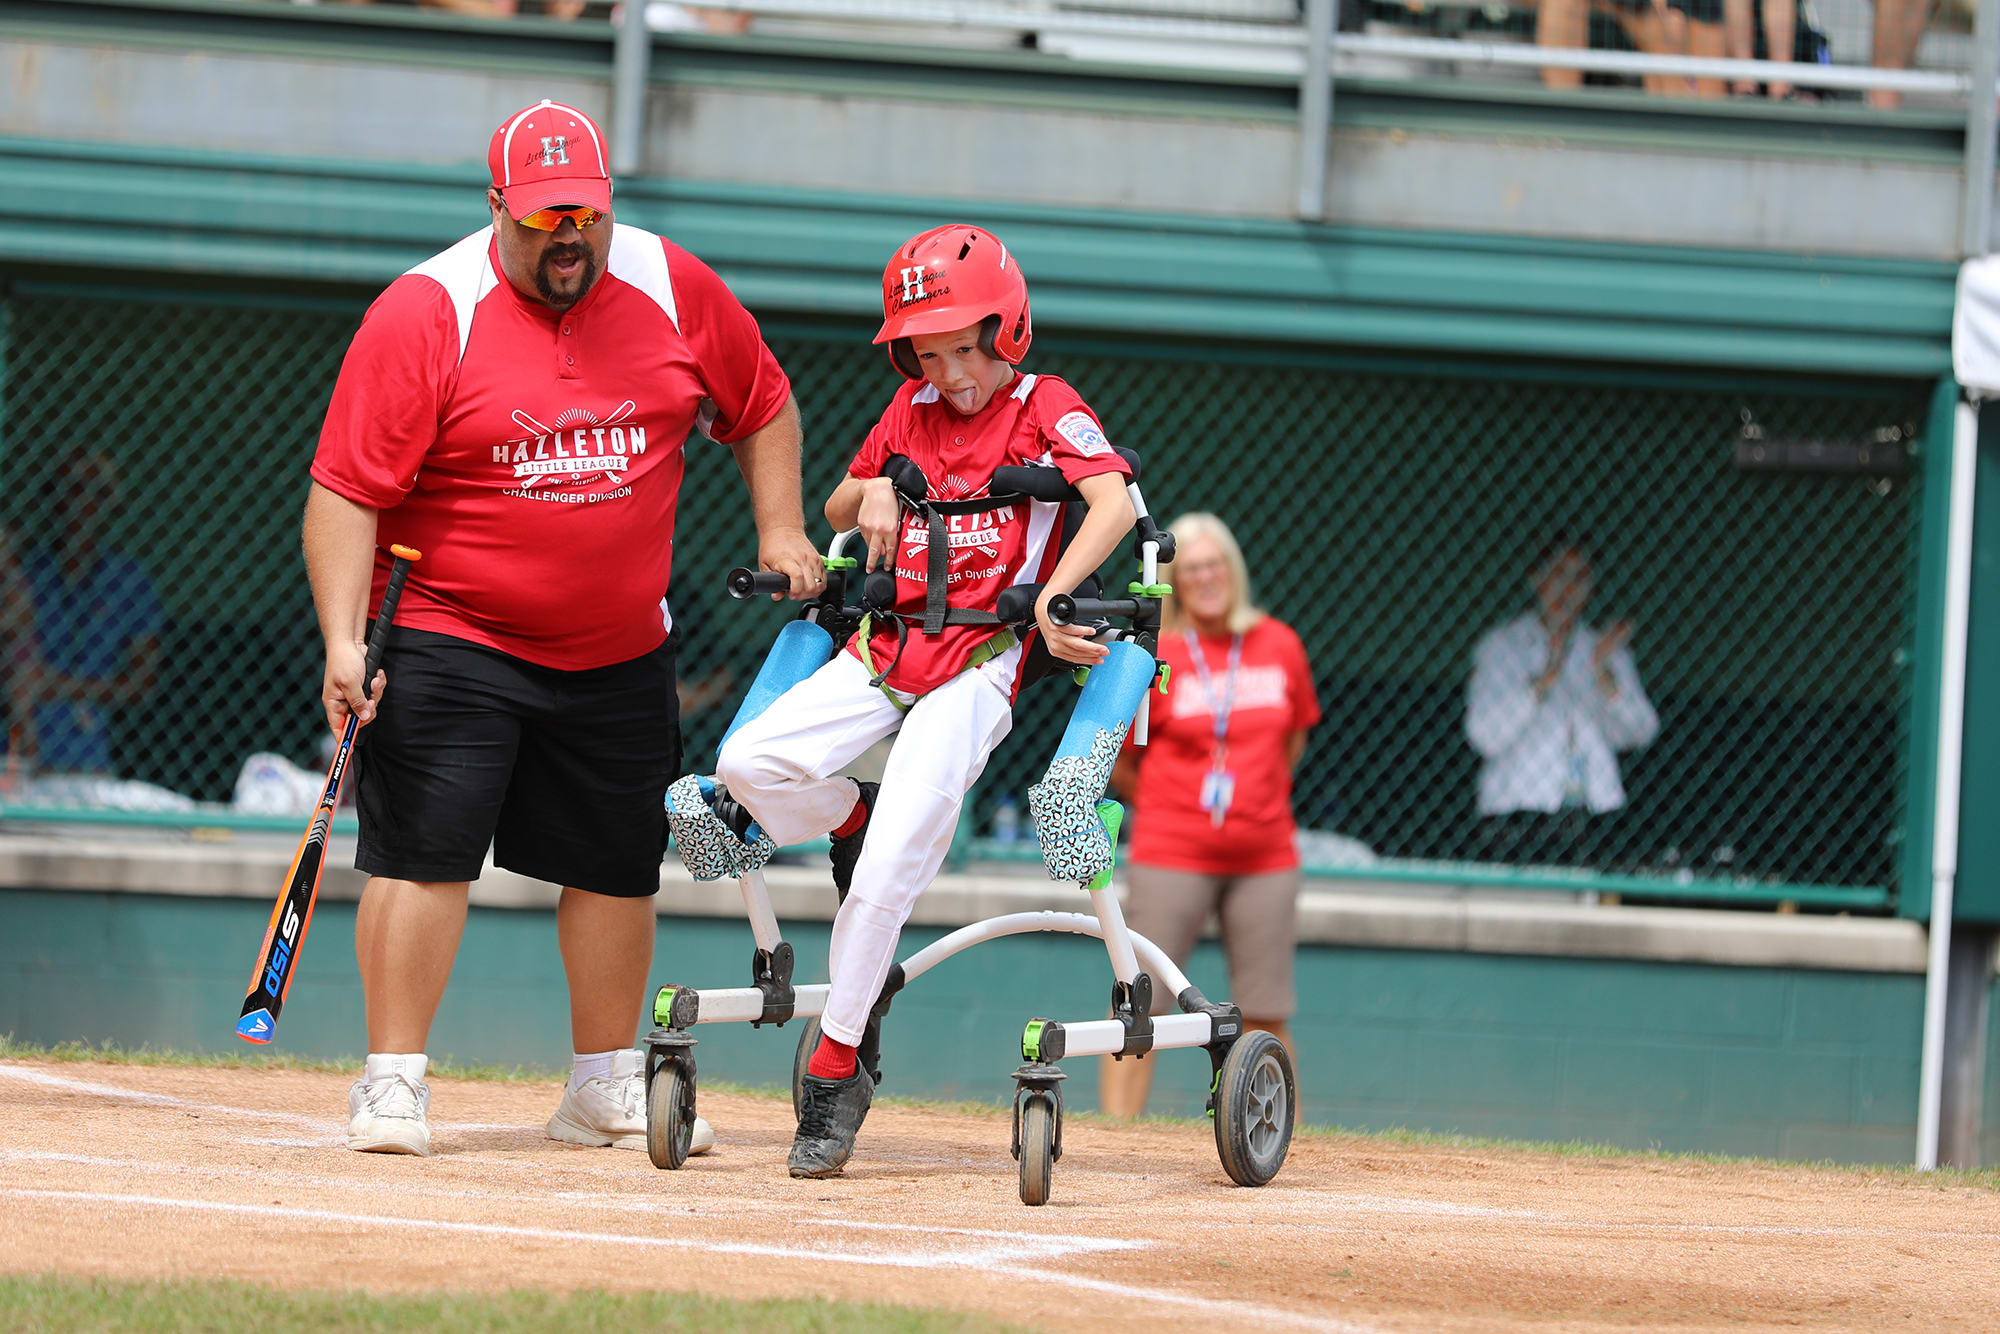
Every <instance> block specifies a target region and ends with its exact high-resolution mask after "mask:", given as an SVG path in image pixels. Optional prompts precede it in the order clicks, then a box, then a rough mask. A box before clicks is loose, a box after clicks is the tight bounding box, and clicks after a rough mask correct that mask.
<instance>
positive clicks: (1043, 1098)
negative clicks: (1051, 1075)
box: [1021, 1093, 1056, 1204]
mask: <svg viewBox="0 0 2000 1334" xmlns="http://www.w3.org/2000/svg"><path fill="white" fill-rule="evenodd" d="M1055 1158H1056V1103H1055V1099H1054V1098H1052V1097H1050V1096H1049V1095H1048V1094H1046V1093H1030V1094H1028V1095H1027V1096H1026V1097H1024V1098H1022V1099H1021V1203H1023V1204H1047V1203H1048V1202H1049V1178H1050V1176H1051V1175H1053V1173H1054V1172H1055Z"/></svg>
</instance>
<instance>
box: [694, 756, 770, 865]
mask: <svg viewBox="0 0 2000 1334" xmlns="http://www.w3.org/2000/svg"><path fill="white" fill-rule="evenodd" d="M715 792H716V786H715V780H714V779H712V778H706V777H704V776H702V775H700V774H688V775H686V776H684V777H682V778H680V779H678V780H677V781H676V782H675V783H674V785H673V786H672V787H670V788H668V789H667V827H668V828H669V829H671V830H672V831H673V836H674V846H675V847H676V848H679V849H680V853H681V861H682V862H684V863H686V865H687V868H688V874H689V875H691V876H693V877H694V878H695V879H697V880H721V879H723V878H725V877H733V876H744V875H748V874H750V872H752V871H755V870H757V869H758V868H759V867H761V866H763V865H764V863H765V862H768V861H770V860H771V858H772V856H773V855H774V854H776V852H777V851H778V845H777V844H776V843H773V842H772V841H771V836H770V835H769V834H767V833H765V832H764V831H763V830H762V829H761V828H758V827H757V826H755V825H752V826H751V828H752V829H753V830H754V831H755V832H756V835H757V841H756V842H754V843H745V842H744V841H743V840H742V839H740V838H738V837H737V836H736V832H735V831H734V830H732V829H731V828H730V827H729V826H728V825H726V824H724V823H723V822H722V820H721V818H720V817H719V816H717V815H716V813H715V809H714V807H712V806H711V805H709V802H710V801H711V800H712V799H713V798H714V796H715Z"/></svg>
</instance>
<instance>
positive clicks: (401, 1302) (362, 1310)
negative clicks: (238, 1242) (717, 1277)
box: [0, 1275, 1023, 1334]
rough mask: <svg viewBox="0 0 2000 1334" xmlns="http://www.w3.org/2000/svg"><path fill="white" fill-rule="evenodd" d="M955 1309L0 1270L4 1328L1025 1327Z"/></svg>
mask: <svg viewBox="0 0 2000 1334" xmlns="http://www.w3.org/2000/svg"><path fill="white" fill-rule="evenodd" d="M1022 1328H1023V1327H1022V1326H1019V1325H1003V1324H1000V1323H999V1322H997V1321H993V1320H989V1319H986V1318H984V1317H981V1316H975V1315H970V1314H967V1313H964V1312H958V1311H937V1310H925V1309H921V1308H913V1307H905V1306H883V1305H877V1304H873V1303H870V1304H861V1303H848V1302H832V1301H825V1300H822V1299H814V1300H810V1301H783V1300H764V1301H732V1300H729V1299H727V1298H718V1297H697V1296H688V1295H683V1294H680V1293H657V1292H642V1293H608V1292H596V1291H583V1292H574V1293H568V1294H564V1295H557V1294H553V1293H545V1292H535V1291H515V1292H502V1293H493V1294H487V1293H472V1292H440V1293H420V1294H415V1295H411V1296H392V1297H377V1296H372V1295H369V1294H367V1293H361V1292H314V1291H301V1292H281V1291H279V1290H278V1289H276V1288H269V1287H263V1286H260V1285H256V1284H250V1283H233V1282H184V1281H176V1282H152V1283H144V1282H128V1281H122V1280H114V1279H83V1278H66V1277H62V1276H59V1275H43V1276H37V1277H23V1276H0V1331H4V1332H5V1334H29V1331H33V1332H34V1334H71V1332H72V1331H74V1332H76V1334H81V1332H82V1331H97V1330H117V1331H135V1332H136V1331H143V1332H144V1334H195V1331H201V1332H202V1334H210V1332H213V1334H267V1331H270V1330H274V1329H280V1330H286V1331H302V1332H303V1331H314V1332H317V1331H357V1332H360V1331H368V1332H370V1334H372V1332H373V1331H380V1332H381V1334H408V1332H409V1331H411V1330H424V1331H427V1334H470V1331H475V1330H477V1331H480V1332H481V1334H547V1331H549V1330H562V1331H564V1332H565V1334H632V1331H635V1330H646V1331H657V1334H878V1332H879V1334H957V1332H958V1331H964V1332H965V1334H1021V1331H1022Z"/></svg>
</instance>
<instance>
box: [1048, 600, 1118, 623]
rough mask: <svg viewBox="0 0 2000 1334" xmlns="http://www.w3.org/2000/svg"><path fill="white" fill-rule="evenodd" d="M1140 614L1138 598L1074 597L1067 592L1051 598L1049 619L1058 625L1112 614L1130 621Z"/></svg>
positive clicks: (1096, 618)
mask: <svg viewBox="0 0 2000 1334" xmlns="http://www.w3.org/2000/svg"><path fill="white" fill-rule="evenodd" d="M1138 614H1139V599H1137V598H1073V597H1071V596H1070V595H1069V594H1067V593H1058V594H1056V595H1055V596H1054V597H1052V598H1050V599H1049V619H1050V620H1052V621H1054V622H1055V623H1056V624H1057V625H1075V624H1076V623H1077V622H1078V621H1091V620H1099V619H1103V618H1106V617H1112V616H1116V617H1118V618H1120V619H1122V620H1128V621H1129V620H1131V619H1133V618H1134V617H1136V616H1138Z"/></svg>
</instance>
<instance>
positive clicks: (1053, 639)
mask: <svg viewBox="0 0 2000 1334" xmlns="http://www.w3.org/2000/svg"><path fill="white" fill-rule="evenodd" d="M1058 597H1066V595H1064V594H1061V593H1057V592H1054V591H1052V590H1050V589H1046V588H1045V589H1043V590H1042V595H1041V596H1040V597H1038V598H1036V599H1035V626H1036V628H1037V629H1039V630H1040V631H1041V632H1042V642H1043V643H1044V644H1046V645H1048V649H1049V653H1050V654H1051V655H1053V656H1054V657H1057V658H1060V659H1061V660H1062V661H1064V662H1073V663H1076V664H1077V665H1078V666H1079V667H1095V666H1096V665H1097V664H1098V663H1100V662H1103V661H1104V659H1105V656H1106V655H1107V654H1109V653H1110V652H1111V650H1110V649H1109V648H1108V647H1106V646H1105V645H1103V644H1099V643H1096V642H1094V641H1093V640H1092V639H1091V637H1090V634H1091V632H1090V630H1089V628H1088V627H1085V626H1081V625H1070V624H1067V622H1066V621H1065V622H1060V623H1059V622H1057V621H1056V620H1054V619H1053V618H1051V617H1050V615H1049V603H1050V601H1051V600H1052V599H1054V598H1058Z"/></svg>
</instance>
